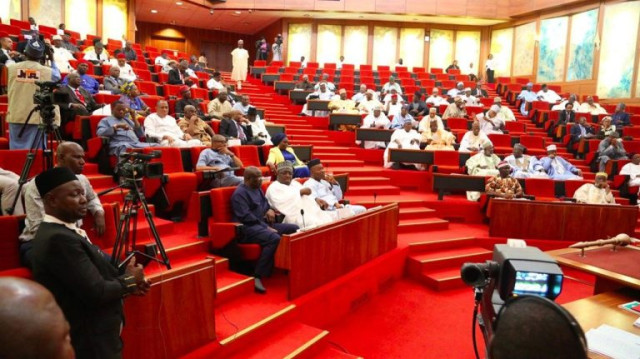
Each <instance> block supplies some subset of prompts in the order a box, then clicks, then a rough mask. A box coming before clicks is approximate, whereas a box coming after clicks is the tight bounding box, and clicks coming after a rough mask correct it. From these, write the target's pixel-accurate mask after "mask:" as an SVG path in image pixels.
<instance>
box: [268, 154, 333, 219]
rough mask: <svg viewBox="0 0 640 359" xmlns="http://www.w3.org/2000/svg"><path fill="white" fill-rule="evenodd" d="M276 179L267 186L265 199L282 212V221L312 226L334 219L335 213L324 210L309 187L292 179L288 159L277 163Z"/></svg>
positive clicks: (291, 167)
mask: <svg viewBox="0 0 640 359" xmlns="http://www.w3.org/2000/svg"><path fill="white" fill-rule="evenodd" d="M276 171H277V177H276V181H275V182H273V183H271V185H269V188H267V193H266V197H267V201H269V205H271V208H273V209H275V210H276V211H277V212H280V213H282V214H284V220H283V223H289V224H295V225H297V226H298V227H300V228H302V229H304V228H313V227H317V226H320V225H323V224H326V223H330V222H333V221H334V220H336V218H337V216H336V213H332V212H325V211H323V210H322V209H321V208H320V205H319V204H318V202H316V200H315V199H314V198H313V197H312V196H311V193H312V192H311V189H310V188H304V187H302V185H301V184H300V182H298V181H294V180H293V165H292V164H291V162H289V161H283V162H280V163H278V166H277V169H276Z"/></svg>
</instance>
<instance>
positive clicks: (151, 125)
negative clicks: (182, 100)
mask: <svg viewBox="0 0 640 359" xmlns="http://www.w3.org/2000/svg"><path fill="white" fill-rule="evenodd" d="M144 128H145V131H146V135H147V137H148V138H151V139H154V140H156V141H158V142H159V143H160V146H164V147H167V146H170V147H193V146H202V142H200V140H197V139H193V138H191V136H190V135H189V134H186V133H184V132H182V130H181V129H180V126H178V124H177V123H176V119H175V118H173V117H172V116H170V115H169V103H168V102H167V101H166V100H160V101H158V102H157V104H156V112H155V113H152V114H150V115H149V116H147V118H145V120H144Z"/></svg>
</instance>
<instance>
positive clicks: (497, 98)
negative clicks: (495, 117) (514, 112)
mask: <svg viewBox="0 0 640 359" xmlns="http://www.w3.org/2000/svg"><path fill="white" fill-rule="evenodd" d="M493 102H494V103H495V102H502V99H501V98H500V97H499V96H496V97H494V98H493Z"/></svg>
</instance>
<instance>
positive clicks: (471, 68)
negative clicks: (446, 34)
mask: <svg viewBox="0 0 640 359" xmlns="http://www.w3.org/2000/svg"><path fill="white" fill-rule="evenodd" d="M456 60H458V66H459V67H460V71H461V72H462V73H463V74H470V73H474V74H476V75H477V74H478V63H479V61H480V31H458V32H456ZM482 72H484V71H482Z"/></svg>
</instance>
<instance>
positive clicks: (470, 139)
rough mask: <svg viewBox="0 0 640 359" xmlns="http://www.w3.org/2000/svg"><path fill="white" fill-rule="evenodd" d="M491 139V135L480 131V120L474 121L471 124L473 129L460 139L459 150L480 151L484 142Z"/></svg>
mask: <svg viewBox="0 0 640 359" xmlns="http://www.w3.org/2000/svg"><path fill="white" fill-rule="evenodd" d="M487 142H489V143H490V142H491V141H489V137H487V135H486V134H485V133H484V132H482V131H480V122H478V121H473V123H472V124H471V131H468V132H467V133H465V134H464V136H462V140H461V141H460V147H459V148H458V151H460V152H474V151H479V150H481V149H482V148H483V146H484V144H485V143H487Z"/></svg>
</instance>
